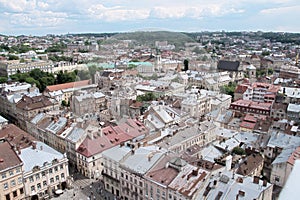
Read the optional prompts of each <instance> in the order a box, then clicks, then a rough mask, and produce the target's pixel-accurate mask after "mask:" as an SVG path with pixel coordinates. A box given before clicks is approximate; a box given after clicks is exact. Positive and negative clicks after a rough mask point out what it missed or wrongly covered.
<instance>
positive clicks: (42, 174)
mask: <svg viewBox="0 0 300 200" xmlns="http://www.w3.org/2000/svg"><path fill="white" fill-rule="evenodd" d="M19 157H20V158H21V160H22V161H23V163H24V174H23V180H24V185H25V194H26V198H31V199H41V198H49V197H51V196H52V195H53V194H54V193H55V192H56V191H57V190H59V189H61V190H64V189H66V188H67V187H68V186H69V185H70V181H69V180H70V179H69V178H70V177H69V169H68V159H67V157H66V156H65V155H64V154H62V153H59V152H58V151H56V150H54V149H53V148H51V147H49V146H48V145H46V144H44V143H42V142H38V141H37V142H33V143H32V146H30V147H27V148H24V149H21V150H20V151H19Z"/></svg>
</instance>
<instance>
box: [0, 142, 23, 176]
mask: <svg viewBox="0 0 300 200" xmlns="http://www.w3.org/2000/svg"><path fill="white" fill-rule="evenodd" d="M20 164H22V161H21V159H20V158H19V156H18V155H17V154H16V152H15V151H14V150H13V149H12V148H11V146H10V144H9V143H8V142H6V141H4V142H0V172H1V171H4V170H6V169H9V168H13V167H16V166H18V165H20Z"/></svg>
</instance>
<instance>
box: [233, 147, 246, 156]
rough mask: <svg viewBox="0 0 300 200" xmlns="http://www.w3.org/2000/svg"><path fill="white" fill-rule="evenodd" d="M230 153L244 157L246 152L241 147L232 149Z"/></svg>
mask: <svg viewBox="0 0 300 200" xmlns="http://www.w3.org/2000/svg"><path fill="white" fill-rule="evenodd" d="M232 153H234V154H237V155H246V151H245V150H244V149H243V148H241V147H234V148H233V150H232Z"/></svg>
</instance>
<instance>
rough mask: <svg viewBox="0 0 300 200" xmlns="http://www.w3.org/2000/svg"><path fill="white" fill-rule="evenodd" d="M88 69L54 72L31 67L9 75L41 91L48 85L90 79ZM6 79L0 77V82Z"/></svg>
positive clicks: (12, 78) (14, 79)
mask: <svg viewBox="0 0 300 200" xmlns="http://www.w3.org/2000/svg"><path fill="white" fill-rule="evenodd" d="M90 77H91V75H90V71H81V70H80V71H78V70H75V71H73V72H63V71H59V72H58V73H56V74H52V73H49V72H43V71H42V70H40V69H33V70H32V71H30V72H27V73H20V72H18V73H16V74H13V75H11V76H10V78H11V80H13V81H19V82H26V83H30V84H35V85H36V86H37V87H38V88H39V90H40V91H41V92H43V91H44V90H45V88H46V87H47V86H48V85H54V84H62V83H69V82H74V81H79V80H87V79H90ZM6 81H7V78H6V77H0V82H2V83H4V82H6Z"/></svg>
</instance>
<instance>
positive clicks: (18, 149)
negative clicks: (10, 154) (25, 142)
mask: <svg viewBox="0 0 300 200" xmlns="http://www.w3.org/2000/svg"><path fill="white" fill-rule="evenodd" d="M17 152H18V154H19V155H20V154H21V149H20V146H19V145H18V146H17Z"/></svg>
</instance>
